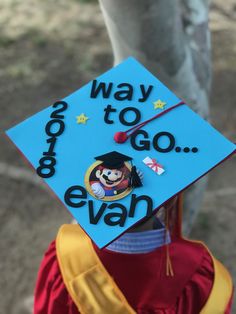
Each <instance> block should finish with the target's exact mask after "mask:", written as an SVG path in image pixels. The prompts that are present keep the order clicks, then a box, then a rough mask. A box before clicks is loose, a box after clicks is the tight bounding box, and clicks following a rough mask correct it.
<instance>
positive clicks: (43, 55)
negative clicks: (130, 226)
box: [0, 0, 236, 314]
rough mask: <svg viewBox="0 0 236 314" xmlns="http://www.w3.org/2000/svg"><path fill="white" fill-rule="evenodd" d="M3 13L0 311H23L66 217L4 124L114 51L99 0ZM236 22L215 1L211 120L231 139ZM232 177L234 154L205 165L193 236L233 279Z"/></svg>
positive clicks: (14, 7) (105, 62) (14, 1)
mask: <svg viewBox="0 0 236 314" xmlns="http://www.w3.org/2000/svg"><path fill="white" fill-rule="evenodd" d="M0 12H1V13H0V101H1V105H0V108H1V111H0V121H1V131H2V134H1V135H2V136H1V137H0V152H1V155H0V176H1V181H0V186H1V189H0V221H1V228H0V254H1V256H0V274H1V276H0V289H1V290H0V313H3V314H5V313H7V314H27V313H31V311H30V308H31V305H32V294H33V289H34V285H35V279H36V275H37V269H38V267H39V263H40V260H41V258H42V255H43V253H44V251H45V250H46V248H47V246H48V244H49V243H50V242H51V241H52V240H53V239H54V238H55V235H56V233H57V230H58V228H59V226H60V225H61V224H63V223H68V222H70V221H71V217H70V216H69V214H68V213H67V211H66V210H65V209H64V208H63V207H62V205H61V204H60V203H59V202H58V201H57V200H56V199H55V198H54V197H52V195H50V194H49V191H47V190H46V188H45V187H44V185H42V184H41V181H40V179H38V177H37V176H36V175H35V174H34V173H33V171H32V170H31V169H30V168H29V167H28V165H27V164H26V163H25V162H24V160H23V159H22V158H21V156H20V155H19V154H18V152H17V150H16V148H15V147H14V145H13V144H12V143H10V142H9V140H8V139H7V138H6V137H5V136H4V134H3V131H4V130H6V129H8V128H10V127H11V126H13V125H15V124H16V123H19V122H21V121H22V120H23V119H25V118H26V117H28V116H30V115H32V114H34V113H35V112H37V111H39V110H41V109H42V108H45V107H47V106H49V105H51V104H52V103H53V102H54V101H55V100H57V99H60V98H63V97H65V96H66V95H68V94H70V93H71V92H73V91H74V90H75V89H78V88H79V87H80V86H82V85H83V84H85V83H87V82H88V81H89V80H91V79H92V78H94V77H95V76H97V75H99V74H101V73H102V72H104V71H105V70H107V69H109V68H110V67H111V66H112V64H113V57H112V50H111V46H110V42H109V39H108V35H107V31H106V29H105V26H104V20H103V17H102V14H101V11H100V8H99V5H98V3H97V2H96V1H88V0H87V1H85V0H84V1H81V0H80V1H79V0H50V1H49V0H48V1H37V0H27V1H20V0H0ZM235 20H236V1H235V0H224V1H221V0H213V1H212V4H211V10H210V28H211V31H212V58H213V88H212V96H211V103H210V105H211V123H212V124H213V125H214V126H215V127H216V128H217V129H218V130H219V131H221V132H222V133H223V134H224V135H225V136H226V137H228V138H229V139H231V140H232V141H236V136H235V129H236V110H235V96H236V88H235V81H236V77H235V74H236V58H235V53H236V23H235ZM235 177H236V158H235V157H233V158H231V159H230V160H228V161H226V162H225V163H224V164H222V165H220V166H219V167H218V168H217V169H215V170H214V171H213V172H212V174H211V175H210V182H209V186H208V189H207V192H206V194H205V198H204V203H203V206H202V208H201V212H200V214H199V216H198V219H197V222H196V224H195V226H194V228H193V230H192V233H191V237H192V238H197V239H201V240H203V241H205V242H206V243H207V245H208V246H209V248H210V249H211V250H212V251H213V253H214V255H215V256H216V257H217V258H219V259H220V260H221V261H222V262H223V263H224V264H225V265H226V266H227V267H228V269H229V270H230V271H231V273H232V275H233V277H234V280H236V249H235V248H236V202H235V197H236V186H235ZM235 282H236V281H235ZM234 307H235V306H234ZM235 311H236V309H235Z"/></svg>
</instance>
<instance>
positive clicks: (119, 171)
mask: <svg viewBox="0 0 236 314" xmlns="http://www.w3.org/2000/svg"><path fill="white" fill-rule="evenodd" d="M130 174H131V165H130V164H129V163H128V162H125V163H124V164H123V166H122V167H120V168H115V169H113V168H112V169H110V168H107V167H105V166H104V165H102V162H101V161H96V162H94V163H93V164H92V165H91V166H90V167H89V168H88V170H87V172H86V174H85V186H86V189H87V191H88V192H89V194H90V195H92V196H93V197H95V198H96V199H100V200H103V201H115V200H119V199H121V198H123V197H125V196H126V195H128V194H129V193H130V192H131V191H132V187H131V186H130Z"/></svg>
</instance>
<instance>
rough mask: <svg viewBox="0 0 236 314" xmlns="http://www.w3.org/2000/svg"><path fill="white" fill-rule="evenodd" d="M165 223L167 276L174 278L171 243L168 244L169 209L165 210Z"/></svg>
mask: <svg viewBox="0 0 236 314" xmlns="http://www.w3.org/2000/svg"><path fill="white" fill-rule="evenodd" d="M165 222H166V230H165V243H166V245H165V246H166V276H168V277H169V276H171V277H174V270H173V267H172V262H171V258H170V248H169V243H167V234H168V232H169V211H168V208H166V210H165Z"/></svg>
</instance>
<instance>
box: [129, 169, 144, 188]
mask: <svg viewBox="0 0 236 314" xmlns="http://www.w3.org/2000/svg"><path fill="white" fill-rule="evenodd" d="M130 186H131V187H132V188H138V187H140V186H143V184H142V181H141V179H140V177H139V175H138V173H137V168H136V166H132V168H131V172H130Z"/></svg>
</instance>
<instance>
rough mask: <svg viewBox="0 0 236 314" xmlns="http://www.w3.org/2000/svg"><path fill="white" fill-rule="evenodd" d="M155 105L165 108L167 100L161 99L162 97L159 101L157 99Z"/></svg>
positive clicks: (155, 107) (155, 106) (158, 107)
mask: <svg viewBox="0 0 236 314" xmlns="http://www.w3.org/2000/svg"><path fill="white" fill-rule="evenodd" d="M153 105H154V109H164V107H165V105H166V102H164V101H161V100H160V99H158V100H157V101H155V102H154V103H153Z"/></svg>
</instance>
